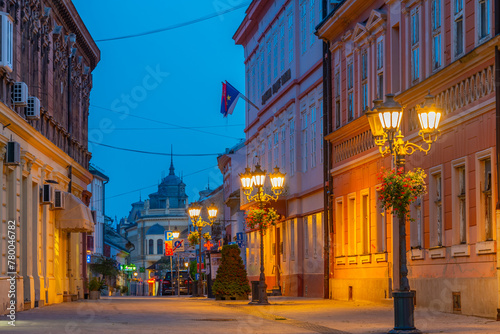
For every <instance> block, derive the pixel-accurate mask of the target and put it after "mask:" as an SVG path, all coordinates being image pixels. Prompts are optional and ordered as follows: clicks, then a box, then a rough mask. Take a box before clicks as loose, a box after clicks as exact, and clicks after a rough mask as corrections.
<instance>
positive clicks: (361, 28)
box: [353, 23, 369, 43]
mask: <svg viewBox="0 0 500 334" xmlns="http://www.w3.org/2000/svg"><path fill="white" fill-rule="evenodd" d="M368 35H369V32H368V29H366V24H365V23H358V24H356V26H355V27H354V33H353V36H354V38H353V39H354V41H355V42H356V43H359V42H360V41H362V40H364V39H365V38H367V37H368Z"/></svg>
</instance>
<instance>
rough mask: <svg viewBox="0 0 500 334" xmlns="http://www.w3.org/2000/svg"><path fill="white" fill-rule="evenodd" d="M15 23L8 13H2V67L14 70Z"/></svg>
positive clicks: (0, 46) (0, 25)
mask: <svg viewBox="0 0 500 334" xmlns="http://www.w3.org/2000/svg"><path fill="white" fill-rule="evenodd" d="M13 27H14V26H13V21H12V18H11V17H10V15H9V14H8V13H4V12H0V38H1V41H0V67H2V68H4V69H5V70H7V72H12V70H13V50H14V49H13V38H14V33H13V31H14V30H13Z"/></svg>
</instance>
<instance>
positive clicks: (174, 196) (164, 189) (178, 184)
mask: <svg viewBox="0 0 500 334" xmlns="http://www.w3.org/2000/svg"><path fill="white" fill-rule="evenodd" d="M187 197H188V196H187V195H186V185H185V184H184V182H182V179H181V178H180V177H178V176H177V175H175V168H174V160H173V158H172V159H171V162H170V171H169V174H168V175H167V176H166V177H164V178H163V179H162V180H161V183H160V184H159V185H158V191H157V192H155V193H153V194H149V198H150V209H179V208H182V209H183V208H185V207H186V203H187Z"/></svg>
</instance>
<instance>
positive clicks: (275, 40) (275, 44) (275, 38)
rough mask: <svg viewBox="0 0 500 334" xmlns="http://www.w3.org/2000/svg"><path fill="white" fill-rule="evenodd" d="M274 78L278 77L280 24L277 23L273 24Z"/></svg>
mask: <svg viewBox="0 0 500 334" xmlns="http://www.w3.org/2000/svg"><path fill="white" fill-rule="evenodd" d="M273 49H274V53H273V78H275V79H276V78H277V77H278V59H279V55H278V26H277V25H276V24H275V25H274V26H273Z"/></svg>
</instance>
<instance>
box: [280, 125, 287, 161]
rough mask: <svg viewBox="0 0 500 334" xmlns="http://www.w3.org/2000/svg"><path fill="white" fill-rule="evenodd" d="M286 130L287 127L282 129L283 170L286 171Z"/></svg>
mask: <svg viewBox="0 0 500 334" xmlns="http://www.w3.org/2000/svg"><path fill="white" fill-rule="evenodd" d="M285 149H286V128H285V126H282V127H281V168H283V170H285V168H286V165H285V164H286V152H285Z"/></svg>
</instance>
